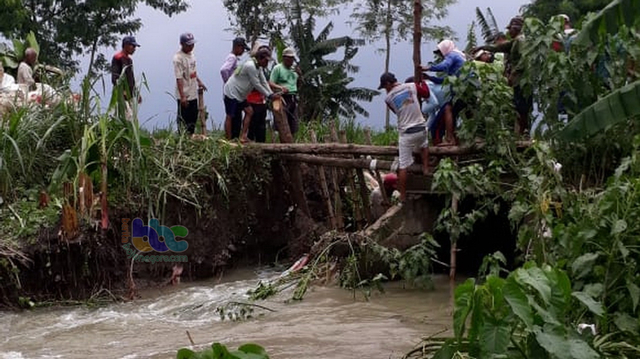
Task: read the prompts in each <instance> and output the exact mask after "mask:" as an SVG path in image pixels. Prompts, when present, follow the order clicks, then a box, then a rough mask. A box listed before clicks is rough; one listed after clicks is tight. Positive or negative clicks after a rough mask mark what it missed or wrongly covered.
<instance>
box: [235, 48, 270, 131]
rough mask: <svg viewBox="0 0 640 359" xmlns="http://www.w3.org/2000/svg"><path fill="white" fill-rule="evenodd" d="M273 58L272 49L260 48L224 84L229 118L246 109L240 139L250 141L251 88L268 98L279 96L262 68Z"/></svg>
mask: <svg viewBox="0 0 640 359" xmlns="http://www.w3.org/2000/svg"><path fill="white" fill-rule="evenodd" d="M270 60H271V50H268V49H261V50H258V52H257V53H256V56H255V57H252V58H250V59H248V60H247V61H245V62H244V63H243V64H242V65H240V66H238V68H237V69H236V71H235V72H234V73H233V75H232V76H231V78H230V79H229V81H227V83H225V85H224V105H225V111H226V113H227V115H228V116H229V117H228V118H233V116H234V114H235V113H236V112H237V111H240V110H242V111H244V120H243V121H242V122H243V125H242V134H241V137H240V141H241V142H242V143H247V142H249V138H248V133H249V126H250V125H251V116H252V115H253V109H252V108H251V106H250V105H249V104H248V103H247V96H248V95H249V93H250V92H251V90H253V89H256V90H258V91H259V92H260V93H261V94H262V95H264V96H265V97H266V98H267V99H268V100H273V99H275V98H279V97H280V94H279V93H273V91H271V87H270V86H269V82H268V81H267V79H266V78H265V75H264V72H263V71H262V70H261V69H262V68H265V67H267V65H268V64H269V61H270Z"/></svg>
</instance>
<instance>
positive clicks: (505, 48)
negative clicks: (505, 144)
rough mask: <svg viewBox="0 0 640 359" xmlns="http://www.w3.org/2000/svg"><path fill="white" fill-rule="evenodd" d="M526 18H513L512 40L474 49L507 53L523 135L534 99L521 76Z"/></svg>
mask: <svg viewBox="0 0 640 359" xmlns="http://www.w3.org/2000/svg"><path fill="white" fill-rule="evenodd" d="M523 26H524V19H523V18H522V17H521V16H516V17H514V18H512V19H511V21H510V22H509V26H507V29H508V30H509V36H510V37H511V40H509V41H506V42H503V43H501V44H498V45H494V46H491V45H485V46H480V47H477V48H475V49H474V50H473V51H474V52H477V51H479V50H487V51H490V52H493V53H495V52H500V53H504V54H505V68H504V72H505V76H506V77H507V81H508V82H509V86H511V87H513V103H514V105H515V108H516V111H517V112H518V121H517V122H516V133H518V134H519V135H523V134H525V133H526V132H528V131H529V114H530V113H531V110H532V109H533V99H532V97H531V95H525V93H524V90H523V89H522V87H521V86H520V77H521V76H522V72H523V70H522V68H521V67H520V66H519V62H520V58H521V57H522V49H521V47H522V42H523V41H524V35H523V34H522V27H523Z"/></svg>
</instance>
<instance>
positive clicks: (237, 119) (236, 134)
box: [231, 108, 243, 139]
mask: <svg viewBox="0 0 640 359" xmlns="http://www.w3.org/2000/svg"><path fill="white" fill-rule="evenodd" d="M242 114H243V112H242V109H241V108H238V110H237V111H236V112H235V113H234V114H233V117H232V118H231V139H234V138H240V133H241V132H242Z"/></svg>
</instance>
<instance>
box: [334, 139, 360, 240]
mask: <svg viewBox="0 0 640 359" xmlns="http://www.w3.org/2000/svg"><path fill="white" fill-rule="evenodd" d="M339 138H340V143H347V131H345V130H340V131H339ZM347 158H353V156H348V157H347ZM360 170H361V171H362V169H360ZM346 175H347V185H348V186H349V197H350V198H351V203H352V204H353V215H354V217H355V219H356V221H355V222H356V229H357V230H360V228H361V225H362V219H363V216H362V210H363V208H362V207H361V205H360V201H359V200H358V194H357V193H356V184H355V181H354V179H353V178H354V171H352V170H347V171H346Z"/></svg>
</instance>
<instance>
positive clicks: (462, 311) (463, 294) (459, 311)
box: [453, 278, 475, 340]
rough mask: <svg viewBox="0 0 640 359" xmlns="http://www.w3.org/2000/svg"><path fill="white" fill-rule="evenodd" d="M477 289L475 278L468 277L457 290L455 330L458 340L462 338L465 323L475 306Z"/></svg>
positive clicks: (454, 314)
mask: <svg viewBox="0 0 640 359" xmlns="http://www.w3.org/2000/svg"><path fill="white" fill-rule="evenodd" d="M474 291H475V280H474V279H473V278H469V279H467V280H466V281H465V282H464V283H463V284H460V285H459V286H458V287H457V288H456V291H455V311H454V313H453V330H454V333H455V336H456V338H457V339H458V340H462V337H463V336H464V331H465V324H466V321H467V317H468V316H469V312H470V311H471V308H472V307H473V293H474Z"/></svg>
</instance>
